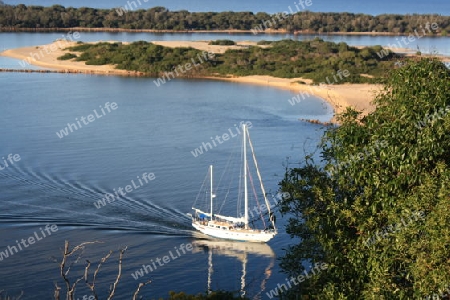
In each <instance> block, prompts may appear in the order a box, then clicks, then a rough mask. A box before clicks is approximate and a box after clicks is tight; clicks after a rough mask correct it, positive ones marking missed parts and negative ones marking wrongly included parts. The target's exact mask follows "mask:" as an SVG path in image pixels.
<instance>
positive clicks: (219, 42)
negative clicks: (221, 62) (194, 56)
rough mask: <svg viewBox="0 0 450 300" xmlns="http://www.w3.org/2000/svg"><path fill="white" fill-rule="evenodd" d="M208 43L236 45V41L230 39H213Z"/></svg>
mask: <svg viewBox="0 0 450 300" xmlns="http://www.w3.org/2000/svg"><path fill="white" fill-rule="evenodd" d="M209 45H219V46H233V45H236V42H235V41H232V40H215V41H211V42H209Z"/></svg>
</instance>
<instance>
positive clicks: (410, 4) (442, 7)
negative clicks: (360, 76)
mask: <svg viewBox="0 0 450 300" xmlns="http://www.w3.org/2000/svg"><path fill="white" fill-rule="evenodd" d="M131 1H132V0H130V2H131ZM134 1H135V2H136V4H137V5H138V6H139V9H148V8H151V7H155V6H164V7H167V8H168V9H170V10H182V9H186V10H189V11H252V12H267V13H276V12H282V11H288V7H289V6H291V7H292V8H293V9H294V7H295V4H298V3H299V1H298V0H295V1H294V0H279V1H273V0H263V1H261V0H247V1H241V0H228V1H210V0H196V1H185V0H170V1H167V0H151V1H145V0H134ZM138 1H140V3H141V4H142V5H139V2H138ZM4 2H5V3H7V4H19V3H24V4H26V5H43V6H51V5H53V4H62V5H64V6H67V7H69V6H72V7H83V6H84V7H97V8H114V7H118V6H124V5H126V4H127V2H128V0H98V1H95V2H92V1H89V0H76V1H75V0H65V1H60V0H59V1H58V0H5V1H4ZM299 7H301V6H300V5H299ZM305 7H306V8H308V9H309V10H311V11H317V12H353V13H365V14H372V15H379V14H385V13H390V14H414V13H417V14H429V13H436V14H441V15H447V16H448V15H450V5H449V3H448V1H447V0H429V1H420V0H397V1H389V0H380V1H369V2H368V1H360V0H345V1H335V0H320V1H319V0H312V5H311V6H306V5H305Z"/></svg>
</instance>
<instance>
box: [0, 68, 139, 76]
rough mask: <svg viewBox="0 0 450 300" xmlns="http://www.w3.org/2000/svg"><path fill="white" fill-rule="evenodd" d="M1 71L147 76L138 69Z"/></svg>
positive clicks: (9, 70)
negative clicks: (118, 70) (120, 70)
mask: <svg viewBox="0 0 450 300" xmlns="http://www.w3.org/2000/svg"><path fill="white" fill-rule="evenodd" d="M0 72H11V73H59V74H92V75H100V74H101V75H122V76H136V77H143V76H147V75H146V74H145V73H143V72H137V71H127V72H116V71H111V70H107V71H94V70H77V69H61V70H48V69H7V68H0Z"/></svg>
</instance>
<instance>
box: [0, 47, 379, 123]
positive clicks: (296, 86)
mask: <svg viewBox="0 0 450 300" xmlns="http://www.w3.org/2000/svg"><path fill="white" fill-rule="evenodd" d="M153 43H155V44H158V45H161V46H165V47H173V48H175V47H192V48H195V49H198V50H201V51H208V52H213V53H224V52H225V51H226V50H227V49H230V48H232V49H240V48H242V47H247V46H250V45H255V44H256V43H255V42H248V41H245V42H238V43H237V45H233V46H219V45H208V41H160V42H153ZM61 45H62V44H61V41H60V42H54V43H52V44H49V45H41V46H33V47H23V48H17V49H10V50H6V51H3V52H1V53H0V55H1V56H7V57H11V58H16V59H19V60H20V61H19V62H18V64H17V68H18V69H20V68H26V66H27V65H29V64H32V65H35V66H39V67H44V68H49V69H55V70H66V71H67V73H78V72H85V73H90V74H104V75H130V73H132V72H130V71H126V70H118V69H115V68H114V66H112V65H100V66H98V65H86V64H85V62H80V61H73V60H58V59H57V58H58V57H60V56H62V55H64V54H65V53H68V52H69V51H68V50H65V48H67V47H71V46H74V45H76V43H75V42H64V43H63V45H64V47H62V46H61ZM75 71H76V72H75ZM208 78H211V79H216V80H226V81H232V82H238V83H245V84H257V85H264V86H271V87H276V88H282V89H288V90H291V91H292V92H293V94H292V97H295V96H297V99H299V100H300V99H301V100H303V99H305V98H306V97H309V96H310V95H313V96H316V97H319V98H322V99H324V100H326V101H327V102H328V103H330V104H331V105H332V106H333V108H334V112H335V115H336V114H339V113H341V112H342V111H344V110H345V108H346V107H348V106H350V107H353V108H355V109H357V110H360V111H363V112H364V114H367V113H369V112H371V111H373V110H374V109H375V107H374V105H373V104H371V101H372V100H373V99H374V97H375V93H376V92H377V91H379V90H380V89H381V86H379V85H374V84H341V85H321V86H312V85H310V84H311V83H312V81H311V80H310V79H304V78H289V79H286V78H276V77H272V76H257V75H255V76H243V77H238V76H229V77H226V78H224V77H208ZM299 82H303V83H299ZM289 100H292V99H280V101H285V102H286V104H287V105H296V104H297V102H295V103H294V102H292V103H294V104H292V103H291V102H289ZM300 102H301V101H300ZM335 121H336V120H335V118H333V120H332V122H335Z"/></svg>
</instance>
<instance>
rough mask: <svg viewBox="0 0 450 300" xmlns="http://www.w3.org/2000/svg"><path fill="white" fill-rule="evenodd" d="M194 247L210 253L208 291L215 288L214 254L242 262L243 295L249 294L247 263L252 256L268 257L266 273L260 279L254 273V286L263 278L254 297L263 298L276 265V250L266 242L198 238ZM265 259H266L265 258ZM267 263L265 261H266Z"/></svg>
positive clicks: (195, 251)
mask: <svg viewBox="0 0 450 300" xmlns="http://www.w3.org/2000/svg"><path fill="white" fill-rule="evenodd" d="M192 245H193V246H194V249H193V250H192V253H198V252H203V253H208V292H211V291H212V290H213V289H212V287H211V285H212V275H213V273H214V265H213V256H214V255H217V256H226V257H230V258H236V259H238V261H240V262H241V263H242V275H241V280H240V294H241V295H242V296H244V295H245V296H248V295H246V294H247V290H248V287H247V285H246V276H247V263H248V260H249V259H250V258H251V257H252V256H255V257H260V258H261V257H266V258H267V266H266V267H265V269H264V274H262V275H263V276H262V278H261V279H258V276H257V274H254V273H252V274H251V277H252V282H251V284H252V286H254V285H255V283H256V281H258V283H259V280H261V283H260V284H259V288H258V292H256V293H255V295H253V299H261V293H262V292H264V291H265V290H266V283H267V281H268V279H269V278H270V276H271V275H272V268H273V266H274V265H275V258H276V256H275V252H274V251H273V250H272V248H271V247H270V246H269V245H267V244H265V243H252V242H236V241H231V240H223V239H214V238H209V239H196V240H194V241H193V242H192ZM263 261H264V260H263ZM264 264H265V263H264Z"/></svg>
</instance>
